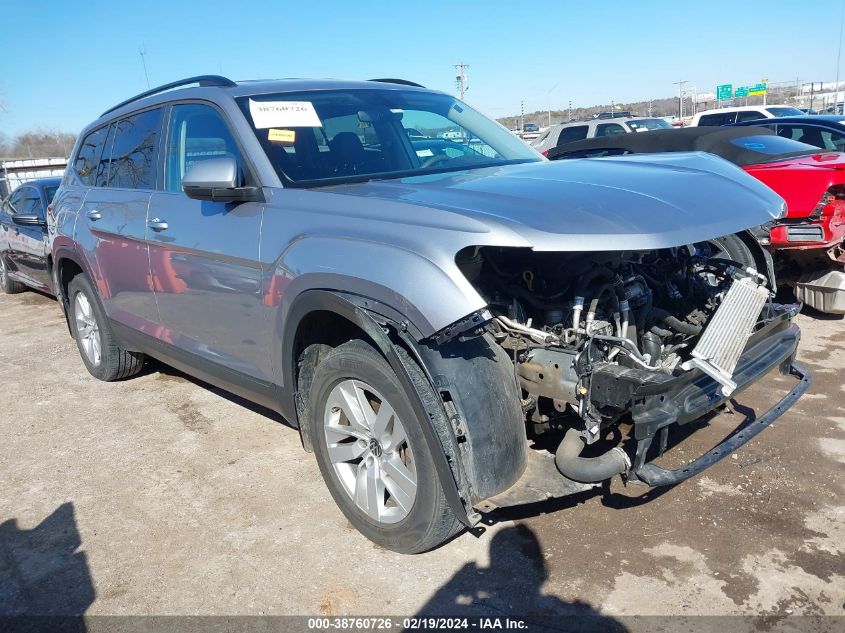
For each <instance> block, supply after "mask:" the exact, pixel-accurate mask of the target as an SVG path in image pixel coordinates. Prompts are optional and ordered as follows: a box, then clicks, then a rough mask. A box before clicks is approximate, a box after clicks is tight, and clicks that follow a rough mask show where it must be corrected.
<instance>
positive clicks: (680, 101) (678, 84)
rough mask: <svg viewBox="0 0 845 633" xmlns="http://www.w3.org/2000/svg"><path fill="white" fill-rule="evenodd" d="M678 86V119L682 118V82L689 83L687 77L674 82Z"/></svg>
mask: <svg viewBox="0 0 845 633" xmlns="http://www.w3.org/2000/svg"><path fill="white" fill-rule="evenodd" d="M674 83H675V85H677V86H678V120H681V119H683V118H684V84H686V83H689V81H688V80H687V79H683V80H681V81H676V82H674Z"/></svg>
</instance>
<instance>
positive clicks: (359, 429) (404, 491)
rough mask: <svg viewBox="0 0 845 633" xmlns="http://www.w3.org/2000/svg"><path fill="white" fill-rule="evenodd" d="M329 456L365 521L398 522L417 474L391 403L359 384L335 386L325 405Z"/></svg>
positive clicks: (410, 503)
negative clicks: (364, 515)
mask: <svg viewBox="0 0 845 633" xmlns="http://www.w3.org/2000/svg"><path fill="white" fill-rule="evenodd" d="M323 421H324V422H323V425H324V429H323V430H324V433H323V436H324V438H325V442H326V447H327V453H328V457H329V461H330V462H331V464H332V467H333V468H334V472H335V474H336V475H337V477H338V479H339V480H340V484H341V486H342V487H343V489H344V490H345V491H346V494H348V495H349V497H350V498H351V499H352V500H353V501H354V503H355V505H357V506H358V508H359V509H360V510H361V511H363V512H364V513H365V514H366V515H367V516H368V517H370V518H371V519H373V520H374V521H377V522H379V523H397V522H399V521H401V520H402V519H404V518H405V517H406V516H408V513H409V512H410V511H411V508H412V507H413V505H414V500H415V498H416V494H417V472H416V466H415V463H414V456H413V452H412V450H411V446H410V445H409V443H408V437H407V434H406V433H405V427H404V426H403V425H402V421H401V420H400V419H399V416H398V415H397V413H396V411H395V410H394V409H393V407H392V406H391V404H390V403H389V402H388V401H387V399H386V398H384V396H382V395H381V394H380V393H379V392H378V391H376V389H374V388H373V387H372V386H370V385H368V384H367V383H365V382H363V381H360V380H344V381H342V382H340V383H338V384H337V385H336V386H335V387H334V389H332V391H331V393H330V394H329V397H328V400H327V401H326V406H325V413H324V416H323Z"/></svg>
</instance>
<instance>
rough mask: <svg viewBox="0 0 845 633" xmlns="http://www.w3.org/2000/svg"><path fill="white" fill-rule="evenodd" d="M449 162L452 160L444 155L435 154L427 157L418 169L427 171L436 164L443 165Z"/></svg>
mask: <svg viewBox="0 0 845 633" xmlns="http://www.w3.org/2000/svg"><path fill="white" fill-rule="evenodd" d="M449 160H452V159H451V157H449V156H446V154H435V155H434V156H429V157H428V158H426V159H425V160H424V161H423V162H422V164H421V165H420V167H422V168H423V169H428V168H429V167H434V165H437V164H438V163H443V162H446V161H449Z"/></svg>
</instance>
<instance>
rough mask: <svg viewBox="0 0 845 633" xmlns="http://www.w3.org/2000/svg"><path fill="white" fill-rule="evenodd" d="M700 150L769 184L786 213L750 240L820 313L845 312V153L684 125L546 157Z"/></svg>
mask: <svg viewBox="0 0 845 633" xmlns="http://www.w3.org/2000/svg"><path fill="white" fill-rule="evenodd" d="M690 151H702V152H709V153H711V154H716V155H717V156H720V157H722V158H724V159H726V160H728V161H730V162H732V163H734V164H736V165H738V166H739V167H741V168H742V169H744V170H745V171H746V172H747V173H749V174H751V175H752V176H754V177H755V178H757V179H758V180H760V181H762V182H764V183H766V184H767V185H768V186H769V187H771V188H772V189H773V190H774V191H775V192H777V193H778V194H779V195H780V196H781V197H782V198H783V199H784V200H785V201H786V207H787V211H786V214H785V215H784V216H783V217H782V218H780V219H778V220H775V221H774V222H772V223H770V224H769V225H767V226H763V227H759V229H757V230H756V231H755V233H754V234H755V237H756V238H757V240H758V241H759V242H760V244H762V245H764V246H765V247H767V248H768V249H769V250H770V251H772V252H773V253H774V254H775V264H776V271H777V277H778V279H779V280H780V281H781V282H785V283H787V284H789V285H791V286H794V288H795V293H796V296H797V297H798V298H799V299H800V300H801V301H803V302H804V303H806V304H808V305H809V306H811V307H813V308H815V309H817V310H820V311H822V312H831V313H837V314H845V271H843V263H845V250H843V240H845V154H843V153H840V152H830V151H825V150H820V149H819V148H817V147H814V146H812V145H807V144H805V143H799V142H798V141H793V140H791V139H787V138H783V137H781V136H777V135H776V134H775V133H774V132H773V131H772V130H769V129H767V128H762V127H753V126H750V127H739V128H733V127H731V128H700V127H694V128H684V129H679V130H655V131H652V132H648V133H646V134H620V135H618V136H611V137H603V138H596V139H588V140H584V141H577V142H575V143H570V144H568V145H566V146H565V147H563V148H560V149H559V150H557V151H552V152H550V155H549V159H551V160H558V159H561V158H598V157H603V156H619V155H624V154H639V153H655V152H690Z"/></svg>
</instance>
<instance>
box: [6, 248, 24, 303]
mask: <svg viewBox="0 0 845 633" xmlns="http://www.w3.org/2000/svg"><path fill="white" fill-rule="evenodd" d="M0 288H2V289H3V292H5V293H6V294H7V295H13V294H16V293H18V292H23V291H24V289H25V288H26V286H24V285H23V284H22V283H21V282H19V281H15V280H14V279H12V278H11V277H9V270H8V269H7V268H6V262H5V261H3V256H2V255H0Z"/></svg>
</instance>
